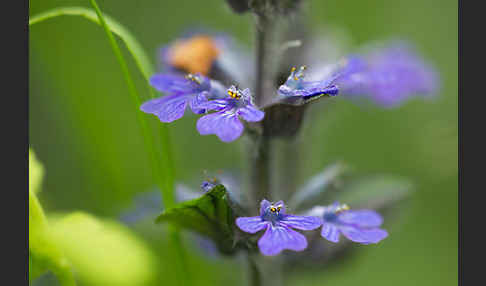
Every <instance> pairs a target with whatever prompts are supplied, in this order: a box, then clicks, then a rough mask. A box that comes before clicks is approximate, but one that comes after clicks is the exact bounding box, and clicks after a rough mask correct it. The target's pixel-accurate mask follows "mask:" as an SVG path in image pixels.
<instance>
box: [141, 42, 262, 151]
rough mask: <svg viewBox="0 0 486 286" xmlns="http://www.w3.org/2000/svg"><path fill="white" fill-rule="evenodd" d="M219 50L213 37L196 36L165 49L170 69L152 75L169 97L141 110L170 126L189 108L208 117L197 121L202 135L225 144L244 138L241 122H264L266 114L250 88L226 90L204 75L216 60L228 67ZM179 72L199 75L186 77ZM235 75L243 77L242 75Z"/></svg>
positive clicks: (155, 100)
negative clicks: (260, 108)
mask: <svg viewBox="0 0 486 286" xmlns="http://www.w3.org/2000/svg"><path fill="white" fill-rule="evenodd" d="M223 43H224V42H223ZM221 45H222V44H220V45H219V46H221ZM217 47H218V46H217V45H216V44H215V43H213V41H212V40H211V38H209V37H207V36H199V35H196V36H193V37H192V38H190V39H186V40H183V41H182V42H176V43H175V44H173V45H172V46H171V47H170V48H169V47H167V48H164V49H163V53H162V54H163V57H162V58H163V62H165V63H167V64H169V67H170V69H169V71H168V72H166V73H160V74H156V75H154V76H152V77H151V78H150V84H151V85H152V86H153V87H154V88H156V89H157V90H158V91H161V92H164V93H166V94H167V95H166V96H163V97H160V98H156V99H152V100H149V101H147V102H145V103H144V104H143V105H142V106H141V107H140V109H141V110H142V111H143V112H146V113H152V114H154V115H156V116H157V117H158V118H159V119H160V121H162V122H167V123H168V122H172V121H174V120H177V119H179V118H181V117H182V116H183V115H184V113H185V110H186V108H187V106H188V105H189V107H190V109H191V110H192V112H193V113H195V114H206V115H205V116H203V117H201V118H200V119H199V120H198V122H197V130H198V131H199V133H200V134H201V135H208V134H215V135H217V136H218V137H219V139H220V140H221V141H223V142H231V141H234V140H236V139H238V138H239V137H240V136H241V134H242V133H243V130H244V126H243V123H242V122H241V121H240V119H243V120H245V121H248V122H257V121H261V120H262V119H263V117H264V115H265V114H264V112H263V111H261V110H259V109H258V108H257V107H256V105H255V103H254V100H253V97H252V95H251V92H250V90H249V89H248V88H246V89H244V90H241V89H239V88H237V87H236V86H235V85H231V86H230V87H229V88H225V87H224V86H223V84H222V83H221V82H220V81H217V80H212V79H209V78H208V77H206V76H205V75H203V74H207V73H208V72H209V68H210V67H211V66H212V61H216V60H219V64H220V66H221V67H222V68H225V67H226V62H227V60H225V59H226V58H225V57H218V54H219V49H218V48H217ZM225 54H226V53H225ZM226 56H228V55H226ZM178 69H180V70H183V71H191V72H196V73H188V74H186V75H183V74H182V73H181V72H178ZM232 75H233V76H234V77H236V78H242V77H241V74H238V73H233V74H232ZM242 81H243V79H242ZM210 111H213V113H209V112H210ZM207 113H209V114H207Z"/></svg>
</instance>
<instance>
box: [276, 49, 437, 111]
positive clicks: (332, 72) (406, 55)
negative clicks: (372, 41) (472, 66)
mask: <svg viewBox="0 0 486 286" xmlns="http://www.w3.org/2000/svg"><path fill="white" fill-rule="evenodd" d="M304 69H305V67H302V68H300V69H299V70H296V69H295V68H293V69H292V71H291V74H290V76H289V78H288V79H287V81H286V82H285V84H283V85H282V86H280V88H279V90H278V93H279V95H280V97H281V99H282V100H283V101H284V102H288V103H291V104H292V103H294V104H295V103H297V104H301V102H302V101H305V100H309V99H315V98H319V97H321V96H322V95H330V96H333V95H337V94H338V93H339V94H343V95H344V96H345V97H350V98H353V99H359V98H368V99H371V100H372V101H373V102H375V103H377V104H379V105H381V106H383V107H394V106H398V105H399V104H400V103H402V102H403V101H405V100H406V99H408V98H410V97H412V96H416V95H425V96H426V95H433V94H435V93H436V91H437V89H438V77H437V74H436V72H435V70H434V69H433V68H432V67H430V66H429V65H427V64H426V63H425V62H424V61H423V60H422V59H421V58H420V57H419V56H418V55H417V54H416V53H415V52H414V51H413V49H411V48H410V47H409V46H407V45H405V44H403V43H400V44H393V45H390V46H388V47H385V48H381V49H375V50H373V51H372V52H370V53H368V54H366V55H353V56H349V57H348V58H346V59H345V60H344V61H342V62H340V63H338V64H336V65H333V66H332V65H329V66H322V67H317V69H316V70H315V72H314V73H313V74H310V77H311V78H312V80H310V81H304V79H303V78H304V74H303V72H304Z"/></svg>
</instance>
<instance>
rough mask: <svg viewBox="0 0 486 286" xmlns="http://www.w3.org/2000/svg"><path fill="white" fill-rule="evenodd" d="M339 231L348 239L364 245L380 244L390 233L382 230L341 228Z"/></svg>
mask: <svg viewBox="0 0 486 286" xmlns="http://www.w3.org/2000/svg"><path fill="white" fill-rule="evenodd" d="M339 230H340V231H341V233H342V234H343V235H344V236H345V237H346V238H347V239H349V240H351V241H354V242H359V243H362V244H370V243H378V242H379V241H381V240H383V239H384V238H386V237H387V236H388V232H387V231H386V230H383V229H380V228H372V229H361V228H359V227H352V226H340V227H339Z"/></svg>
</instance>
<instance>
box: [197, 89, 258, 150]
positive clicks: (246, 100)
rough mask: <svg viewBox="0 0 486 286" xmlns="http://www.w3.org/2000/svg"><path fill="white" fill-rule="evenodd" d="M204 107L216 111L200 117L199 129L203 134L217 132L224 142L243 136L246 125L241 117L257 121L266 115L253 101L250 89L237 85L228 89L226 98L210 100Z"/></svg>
mask: <svg viewBox="0 0 486 286" xmlns="http://www.w3.org/2000/svg"><path fill="white" fill-rule="evenodd" d="M203 107H204V108H206V109H207V110H214V111H216V112H215V113H211V114H208V115H205V116H203V117H201V118H199V120H198V121H197V130H198V131H199V133H200V134H201V135H209V134H216V135H217V136H218V137H219V139H221V141H223V142H231V141H234V140H236V139H238V137H240V136H241V134H242V133H243V129H244V126H243V123H241V121H240V117H241V118H242V119H244V120H246V121H250V122H256V121H260V120H262V119H263V117H264V115H265V113H264V112H263V111H261V110H259V109H258V108H257V107H256V106H255V104H254V103H253V98H252V96H251V93H250V89H248V88H247V89H244V90H243V91H241V90H240V89H237V88H236V87H235V86H231V87H230V88H229V89H228V96H226V97H225V98H222V99H215V100H211V101H208V102H207V103H206V104H204V105H203Z"/></svg>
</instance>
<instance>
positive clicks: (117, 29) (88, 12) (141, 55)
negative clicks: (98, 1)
mask: <svg viewBox="0 0 486 286" xmlns="http://www.w3.org/2000/svg"><path fill="white" fill-rule="evenodd" d="M68 15H70V16H81V17H84V18H86V19H88V20H90V21H92V22H94V23H96V24H98V25H101V23H100V20H99V19H98V16H97V15H96V13H95V11H94V10H93V9H88V8H84V7H59V8H54V9H51V10H48V11H46V12H43V13H40V14H38V15H35V16H33V17H30V20H29V26H32V25H34V24H37V23H40V22H42V21H45V20H48V19H51V18H55V17H59V16H68ZM104 18H105V20H106V24H107V26H108V27H109V28H110V30H111V32H113V33H114V34H116V35H117V36H119V37H120V39H121V40H122V41H123V43H125V45H126V47H127V49H128V51H129V52H130V54H131V55H132V56H133V59H134V60H135V63H136V65H137V67H138V68H139V69H140V71H141V72H142V74H143V76H144V77H145V79H147V80H148V79H149V77H150V76H151V75H152V74H153V73H154V69H153V67H152V65H151V63H150V60H149V57H147V54H146V53H145V51H144V50H143V48H142V46H141V45H140V43H139V42H138V41H137V40H136V38H135V37H134V36H133V35H132V34H131V33H130V32H129V31H128V30H127V29H126V28H125V27H124V26H123V25H121V24H120V23H119V22H118V21H116V20H115V19H113V18H112V17H110V16H108V15H106V14H104Z"/></svg>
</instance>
